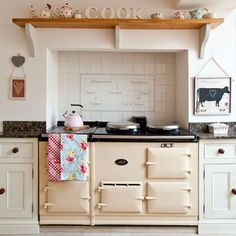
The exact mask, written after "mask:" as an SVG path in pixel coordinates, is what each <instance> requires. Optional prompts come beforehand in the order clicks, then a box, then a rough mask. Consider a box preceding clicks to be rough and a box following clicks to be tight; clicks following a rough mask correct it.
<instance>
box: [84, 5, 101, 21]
mask: <svg viewBox="0 0 236 236" xmlns="http://www.w3.org/2000/svg"><path fill="white" fill-rule="evenodd" d="M92 10H93V11H94V12H95V14H96V15H95V16H94V17H92V16H91V15H90V13H91V11H92ZM85 16H86V17H87V18H89V19H91V18H98V9H97V8H96V7H89V8H87V9H86V10H85Z"/></svg>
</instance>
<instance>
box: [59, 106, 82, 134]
mask: <svg viewBox="0 0 236 236" xmlns="http://www.w3.org/2000/svg"><path fill="white" fill-rule="evenodd" d="M71 106H72V107H73V106H78V107H80V112H79V113H77V112H76V111H75V110H73V111H72V113H71V114H69V113H68V111H66V112H65V113H64V114H63V116H64V117H65V124H64V126H65V127H66V129H69V130H73V129H76V128H80V127H83V126H84V122H83V120H82V117H81V111H82V109H83V106H82V105H80V104H71Z"/></svg>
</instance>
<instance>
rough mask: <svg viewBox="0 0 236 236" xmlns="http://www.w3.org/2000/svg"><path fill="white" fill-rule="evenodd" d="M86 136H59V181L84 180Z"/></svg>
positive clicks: (85, 176) (85, 172)
mask: <svg viewBox="0 0 236 236" xmlns="http://www.w3.org/2000/svg"><path fill="white" fill-rule="evenodd" d="M87 147H88V143H87V135H80V134H61V180H72V181H77V180H86V179H87V169H88V150H87Z"/></svg>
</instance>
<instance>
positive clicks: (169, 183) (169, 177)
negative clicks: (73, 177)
mask: <svg viewBox="0 0 236 236" xmlns="http://www.w3.org/2000/svg"><path fill="white" fill-rule="evenodd" d="M105 125H107V124H106V123H105ZM105 125H104V123H99V122H96V125H95V127H92V128H89V129H86V130H83V131H80V132H75V133H83V134H88V136H89V150H90V152H89V161H90V164H89V176H88V179H87V181H77V182H73V181H66V182H65V181H64V182H51V181H48V175H47V135H42V137H41V141H40V143H39V145H40V149H39V150H40V160H39V161H40V180H39V185H40V191H39V192H40V196H39V208H40V224H42V225H43V224H78V225H101V224H102V225H104V224H105V225H106V224H107V225H108V224H109V225H118V224H119V225H124V224H125V225H197V221H198V143H197V139H196V137H195V135H193V134H189V133H188V132H186V131H184V130H181V129H178V128H176V127H169V129H168V128H166V130H164V131H163V129H160V127H149V128H148V129H146V128H144V129H140V127H139V126H133V124H128V125H127V124H125V125H126V126H124V125H123V124H108V125H107V126H106V127H104V126H105ZM51 132H57V133H62V132H64V131H63V127H60V126H59V127H57V128H56V129H54V130H52V131H51Z"/></svg>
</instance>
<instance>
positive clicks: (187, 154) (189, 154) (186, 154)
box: [183, 152, 192, 157]
mask: <svg viewBox="0 0 236 236" xmlns="http://www.w3.org/2000/svg"><path fill="white" fill-rule="evenodd" d="M183 155H184V156H187V157H192V153H188V152H185V153H183Z"/></svg>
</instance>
